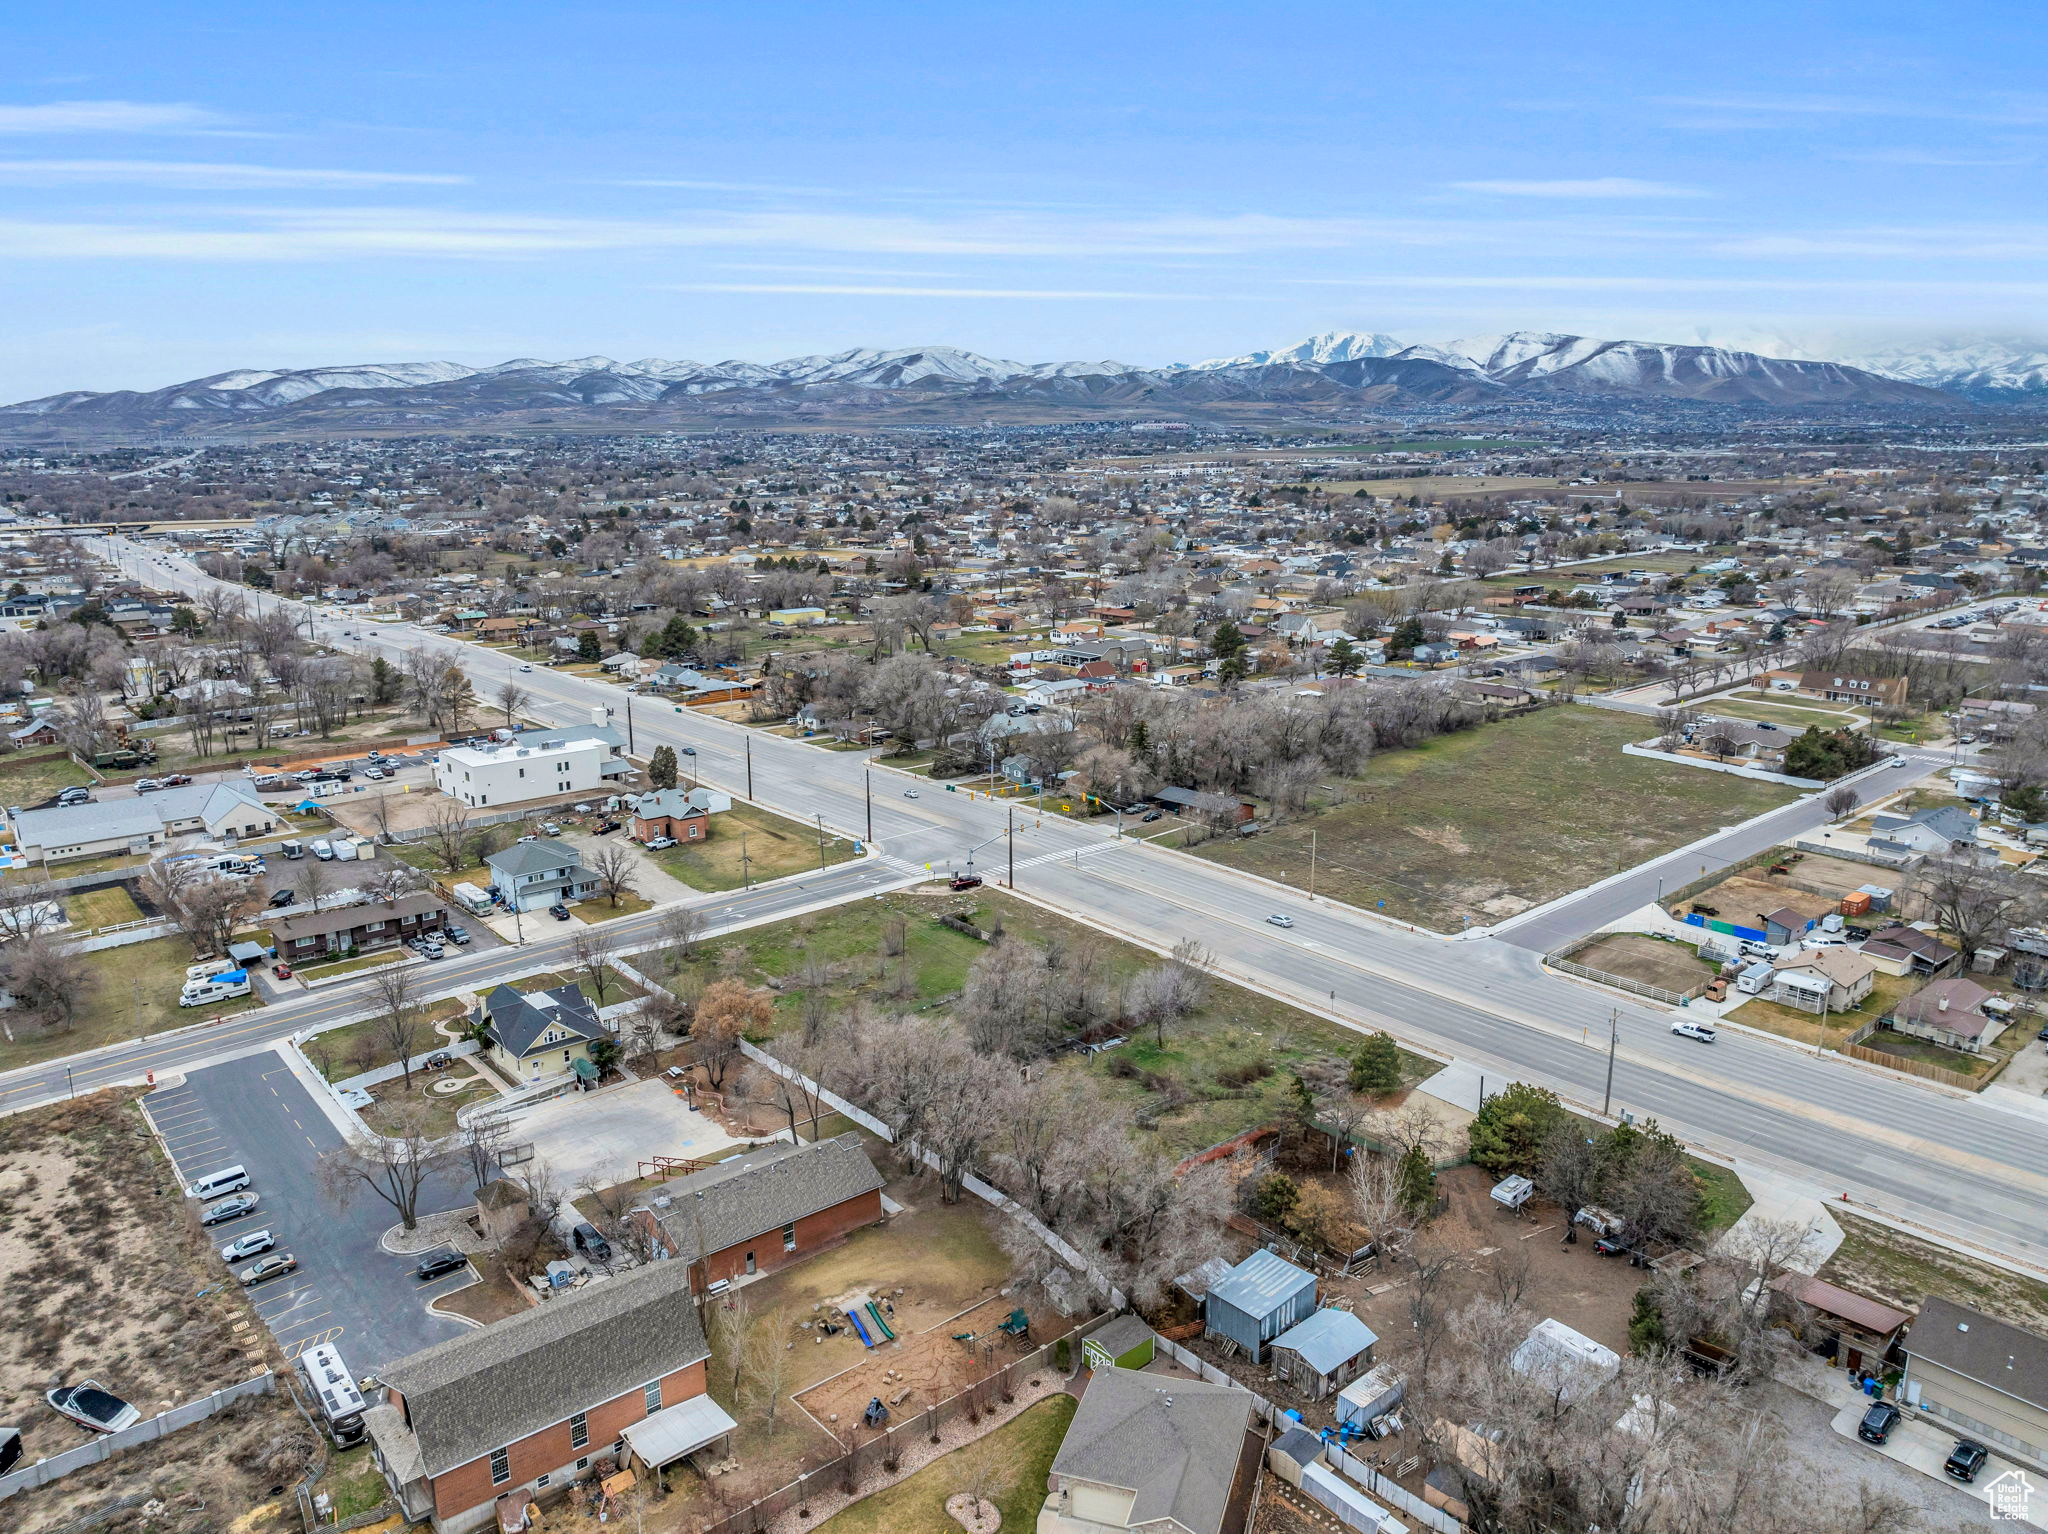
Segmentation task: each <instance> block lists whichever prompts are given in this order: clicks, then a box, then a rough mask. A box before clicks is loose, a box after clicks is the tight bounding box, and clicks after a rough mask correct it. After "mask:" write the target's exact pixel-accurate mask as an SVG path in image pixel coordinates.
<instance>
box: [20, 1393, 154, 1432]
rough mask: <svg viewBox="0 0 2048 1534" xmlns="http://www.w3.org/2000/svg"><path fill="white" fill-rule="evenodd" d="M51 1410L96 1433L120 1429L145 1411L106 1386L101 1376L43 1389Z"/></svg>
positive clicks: (133, 1421) (134, 1420)
mask: <svg viewBox="0 0 2048 1534" xmlns="http://www.w3.org/2000/svg"><path fill="white" fill-rule="evenodd" d="M43 1399H44V1400H45V1401H47V1402H49V1403H50V1409H51V1410H52V1411H57V1412H62V1413H63V1414H64V1415H65V1416H67V1417H69V1418H70V1419H71V1420H72V1421H73V1422H76V1423H77V1424H78V1425H79V1426H80V1427H89V1428H91V1429H92V1430H93V1431H94V1432H95V1433H118V1432H120V1431H121V1429H123V1428H125V1427H133V1426H135V1424H136V1423H138V1422H140V1421H141V1420H142V1413H141V1412H140V1411H139V1410H138V1409H136V1408H135V1407H133V1406H130V1405H129V1404H128V1403H127V1402H126V1401H124V1400H122V1399H121V1398H120V1397H119V1396H117V1395H115V1394H114V1393H113V1392H112V1391H111V1390H108V1389H106V1388H105V1387H103V1386H102V1385H101V1384H100V1382H99V1381H98V1380H87V1381H86V1382H85V1383H84V1384H82V1385H59V1386H58V1387H57V1388H56V1389H55V1390H46V1391H44V1392H43Z"/></svg>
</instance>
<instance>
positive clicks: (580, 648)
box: [576, 629, 604, 660]
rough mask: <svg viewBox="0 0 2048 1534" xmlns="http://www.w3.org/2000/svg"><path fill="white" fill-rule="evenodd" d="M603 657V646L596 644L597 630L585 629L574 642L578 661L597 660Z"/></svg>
mask: <svg viewBox="0 0 2048 1534" xmlns="http://www.w3.org/2000/svg"><path fill="white" fill-rule="evenodd" d="M603 655H604V646H603V645H601V644H599V643H598V642H597V630H596V629H585V630H584V631H583V633H582V635H581V636H580V637H579V638H578V639H577V641H576V658H577V659H578V660H599V659H601V658H602V657H603Z"/></svg>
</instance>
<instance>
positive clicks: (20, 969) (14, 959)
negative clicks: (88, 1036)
mask: <svg viewBox="0 0 2048 1534" xmlns="http://www.w3.org/2000/svg"><path fill="white" fill-rule="evenodd" d="M97 983H98V981H97V976H96V975H95V973H94V971H93V968H92V966H91V964H89V963H88V962H87V960H86V956H85V955H84V954H81V953H79V952H78V951H77V950H76V949H75V948H73V947H72V946H71V945H70V944H68V943H65V942H62V941H60V940H59V939H57V938H56V937H54V936H52V935H51V934H50V933H47V932H29V933H27V934H25V935H23V936H20V937H15V938H11V939H9V940H8V941H7V942H6V943H4V944H0V989H4V990H5V991H6V992H7V993H8V994H9V995H11V996H12V997H13V998H14V1006H13V1007H11V1008H0V1033H4V1034H5V1036H6V1038H7V1041H8V1042H9V1043H10V1044H11V1043H13V1042H14V1041H15V1035H14V1026H13V1019H14V1018H15V1017H17V1016H20V1017H26V1018H28V1019H29V1020H31V1021H32V1022H34V1023H35V1024H36V1025H37V1026H38V1027H40V1028H43V1029H45V1030H47V1031H48V1032H51V1033H62V1032H65V1031H66V1030H68V1029H69V1028H71V1027H72V1026H73V1024H75V1023H76V1022H77V1020H78V1015H79V1013H80V1012H81V1011H83V1010H84V1009H86V1008H87V1007H89V1006H91V1004H92V999H93V991H94V989H95V987H96V986H97Z"/></svg>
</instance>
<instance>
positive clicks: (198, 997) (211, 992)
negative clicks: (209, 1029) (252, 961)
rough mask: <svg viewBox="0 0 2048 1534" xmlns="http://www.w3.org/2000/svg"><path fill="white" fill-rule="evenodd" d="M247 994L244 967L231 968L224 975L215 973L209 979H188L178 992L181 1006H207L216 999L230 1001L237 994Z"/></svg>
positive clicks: (246, 978) (246, 974)
mask: <svg viewBox="0 0 2048 1534" xmlns="http://www.w3.org/2000/svg"><path fill="white" fill-rule="evenodd" d="M248 994H249V972H248V971H247V970H246V969H231V970H229V971H228V972H227V973H226V974H224V975H215V976H214V977H213V978H212V979H211V980H188V981H186V982H185V989H184V990H182V991H180V992H179V993H178V1005H179V1006H181V1007H208V1006H211V1005H213V1003H215V1002H217V1001H230V1000H232V999H233V998H235V997H237V996H247V995H248Z"/></svg>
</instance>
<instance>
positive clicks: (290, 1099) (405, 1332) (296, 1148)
mask: <svg viewBox="0 0 2048 1534" xmlns="http://www.w3.org/2000/svg"><path fill="white" fill-rule="evenodd" d="M143 1107H144V1109H145V1111H147V1113H148V1114H149V1118H150V1121H151V1123H153V1124H154V1125H155V1126H156V1128H157V1132H158V1133H159V1134H160V1135H162V1137H163V1140H164V1144H165V1147H166V1148H167V1149H168V1150H169V1152H170V1155H171V1159H172V1161H173V1162H174V1163H175V1164H176V1166H177V1169H178V1175H179V1177H180V1179H181V1180H182V1181H184V1182H187V1183H189V1182H191V1181H192V1180H194V1179H195V1178H198V1177H202V1176H204V1175H206V1174H207V1173H209V1172H214V1171H218V1170H220V1169H221V1168H222V1167H227V1166H234V1165H236V1164H240V1165H242V1166H245V1167H247V1168H248V1170H249V1175H250V1178H251V1179H252V1181H251V1191H253V1192H255V1193H256V1194H257V1195H259V1197H260V1200H261V1201H260V1202H259V1204H258V1205H257V1207H256V1209H255V1210H254V1211H252V1212H251V1213H250V1214H248V1215H246V1216H244V1217H243V1218H242V1219H239V1220H234V1221H230V1222H228V1223H227V1224H224V1225H218V1226H215V1227H214V1228H213V1231H212V1232H211V1233H210V1234H211V1235H212V1236H214V1237H215V1238H216V1240H215V1245H216V1246H225V1245H227V1244H228V1243H229V1242H230V1241H232V1240H234V1239H235V1238H236V1237H238V1236H242V1235H246V1234H248V1233H249V1232H250V1231H255V1230H265V1229H267V1230H269V1231H271V1232H272V1233H273V1234H274V1235H275V1236H276V1237H277V1246H276V1248H275V1249H276V1250H277V1251H280V1252H289V1253H291V1254H292V1255H293V1256H294V1257H296V1258H297V1259H298V1264H299V1265H298V1268H297V1270H296V1271H295V1272H292V1273H288V1274H285V1275H284V1276H283V1277H281V1278H275V1279H271V1280H270V1281H268V1282H267V1283H264V1284H261V1285H259V1286H257V1287H256V1288H254V1289H252V1290H251V1291H250V1296H249V1297H250V1300H251V1303H252V1304H253V1305H254V1306H255V1308H256V1311H257V1313H258V1314H259V1315H261V1316H262V1318H263V1320H264V1323H265V1324H266V1325H268V1326H269V1328H270V1330H271V1332H272V1333H273V1334H274V1335H275V1336H276V1338H277V1341H278V1345H279V1347H281V1348H282V1349H283V1350H284V1353H285V1356H286V1357H287V1358H296V1357H297V1356H298V1354H299V1352H300V1351H301V1350H302V1349H304V1348H307V1347H310V1346H312V1345H313V1344H315V1343H320V1342H331V1343H333V1344H335V1346H337V1347H338V1348H340V1349H341V1350H342V1356H343V1357H344V1358H346V1359H347V1360H348V1362H349V1366H350V1367H351V1368H353V1369H355V1370H357V1371H358V1372H367V1371H369V1370H372V1369H375V1368H378V1367H380V1366H381V1365H384V1364H387V1363H390V1362H391V1361H393V1360H394V1359H398V1358H402V1357H404V1356H405V1355H406V1354H408V1353H412V1352H415V1351H417V1350H418V1349H420V1348H423V1347H426V1346H428V1345H429V1344H431V1343H435V1342H442V1341H445V1340H446V1339H448V1338H450V1337H453V1336H457V1335H459V1334H460V1333H461V1332H462V1331H463V1330H464V1327H463V1324H462V1323H461V1322H460V1321H456V1320H453V1319H451V1318H448V1317H444V1316H437V1315H433V1314H430V1313H429V1312H428V1310H427V1308H426V1307H427V1305H428V1303H429V1302H431V1301H432V1300H435V1299H437V1298H439V1297H440V1296H441V1295H444V1294H448V1293H452V1292H453V1291H454V1290H456V1289H459V1288H462V1287H463V1286H464V1285H465V1284H467V1283H469V1282H470V1276H469V1275H468V1274H467V1273H457V1274H453V1275H451V1276H449V1277H446V1278H442V1279H437V1280H435V1281H434V1282H432V1283H429V1284H421V1283H418V1282H416V1281H415V1280H414V1279H413V1278H412V1277H410V1275H409V1269H410V1268H411V1267H412V1265H413V1264H414V1263H415V1262H416V1261H417V1260H418V1259H417V1258H408V1257H399V1256H394V1255H392V1254H391V1253H389V1252H386V1251H385V1250H383V1248H382V1247H381V1246H380V1245H379V1238H380V1237H381V1236H382V1235H383V1234H384V1232H385V1231H386V1230H388V1229H390V1228H391V1226H393V1225H395V1224H396V1223H397V1217H396V1215H395V1213H394V1212H393V1210H392V1209H391V1207H390V1206H389V1205H388V1204H386V1203H384V1202H383V1201H382V1200H381V1199H378V1198H375V1197H373V1196H370V1195H368V1194H365V1195H364V1196H362V1197H361V1198H359V1199H358V1200H357V1201H356V1202H354V1203H352V1204H351V1205H350V1206H349V1207H348V1208H347V1209H345V1210H343V1209H337V1208H336V1207H335V1206H334V1205H333V1204H332V1203H331V1202H329V1201H328V1200H327V1199H326V1198H325V1197H324V1196H323V1195H322V1194H321V1192H320V1189H319V1186H318V1179H317V1171H316V1163H317V1161H318V1158H319V1156H320V1155H321V1153H322V1152H324V1151H327V1150H330V1149H333V1148H334V1147H336V1146H339V1145H340V1144H341V1134H340V1132H339V1131H338V1130H337V1129H336V1128H335V1127H334V1125H333V1123H332V1122H331V1121H330V1120H329V1119H328V1118H327V1117H326V1115H325V1114H323V1113H322V1112H321V1111H320V1108H319V1106H318V1105H317V1104H316V1103H315V1102H314V1101H313V1099H312V1097H311V1095H310V1094H309V1093H308V1092H307V1090H306V1089H305V1087H304V1086H303V1085H301V1084H300V1082H299V1080H298V1078H297V1077H296V1076H294V1075H293V1074H292V1072H291V1070H290V1068H289V1067H288V1066H287V1065H286V1064H285V1062H284V1060H283V1059H282V1058H281V1057H280V1056H279V1055H277V1054H275V1053H269V1052H266V1053H264V1054H259V1055H252V1056H249V1057H248V1058H246V1059H242V1060H232V1061H229V1062H227V1063H226V1064H224V1065H216V1066H210V1067H208V1068H206V1069H204V1070H200V1071H195V1072H193V1073H192V1075H191V1076H190V1077H189V1078H187V1080H186V1081H185V1083H184V1084H183V1085H181V1086H168V1087H161V1088H159V1089H158V1090H156V1091H154V1092H152V1093H150V1094H149V1096H148V1097H146V1098H144V1099H143ZM469 1198H470V1193H469V1185H468V1183H467V1181H466V1180H448V1181H442V1182H437V1183H432V1184H429V1186H428V1189H427V1192H426V1194H425V1196H424V1197H423V1198H422V1199H421V1201H420V1210H421V1212H422V1213H426V1212H429V1211H432V1210H441V1209H452V1208H455V1207H457V1206H458V1205H461V1204H465V1203H467V1202H469ZM252 1260H253V1259H252ZM245 1265H246V1264H240V1263H238V1264H236V1267H237V1269H239V1268H240V1267H242V1266H245Z"/></svg>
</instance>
